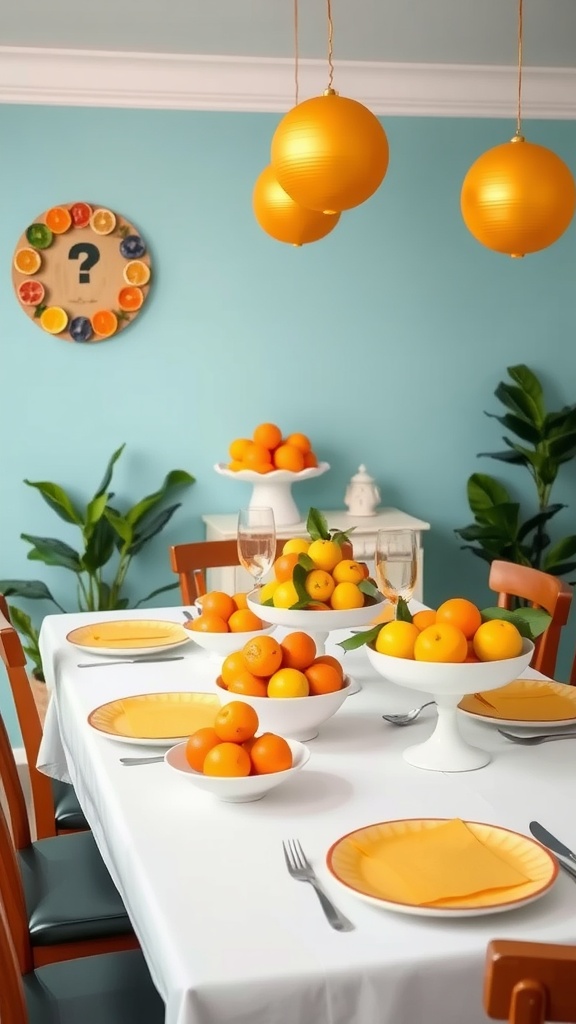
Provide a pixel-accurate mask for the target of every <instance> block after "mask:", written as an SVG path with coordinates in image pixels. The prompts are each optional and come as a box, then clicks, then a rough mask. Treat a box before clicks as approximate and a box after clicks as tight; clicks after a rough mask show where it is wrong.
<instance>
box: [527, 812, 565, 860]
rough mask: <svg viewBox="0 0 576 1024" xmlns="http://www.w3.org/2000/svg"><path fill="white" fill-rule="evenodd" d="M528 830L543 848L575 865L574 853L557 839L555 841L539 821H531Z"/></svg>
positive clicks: (554, 837)
mask: <svg viewBox="0 0 576 1024" xmlns="http://www.w3.org/2000/svg"><path fill="white" fill-rule="evenodd" d="M529 828H530V831H531V833H532V835H533V836H534V838H535V839H537V840H538V842H539V843H543V844H544V846H547V847H548V848H549V849H550V850H552V851H553V852H554V853H557V854H558V855H559V856H560V857H567V858H568V860H571V861H572V862H573V863H574V864H576V853H574V852H573V851H572V850H570V849H569V848H568V847H567V846H565V845H564V843H561V842H560V840H559V839H556V836H553V835H552V833H551V832H549V831H548V829H546V828H544V826H543V825H541V824H540V822H539V821H531V822H530V825H529Z"/></svg>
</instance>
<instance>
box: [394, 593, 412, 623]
mask: <svg viewBox="0 0 576 1024" xmlns="http://www.w3.org/2000/svg"><path fill="white" fill-rule="evenodd" d="M396 618H397V619H398V621H399V622H413V621H414V620H413V618H412V612H411V611H410V609H409V607H408V604H407V602H406V601H405V600H404V598H403V597H399V598H398V604H397V605H396Z"/></svg>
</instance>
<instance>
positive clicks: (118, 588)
mask: <svg viewBox="0 0 576 1024" xmlns="http://www.w3.org/2000/svg"><path fill="white" fill-rule="evenodd" d="M124 448H125V445H121V446H120V448H118V449H117V450H116V451H115V452H114V454H113V455H112V457H111V458H110V460H109V462H108V465H107V466H106V469H105V472H104V476H103V478H102V481H101V483H100V485H99V487H98V488H97V489H96V492H95V493H94V495H93V497H92V498H90V500H89V501H88V502H87V504H86V505H85V507H84V508H81V507H80V506H79V505H78V504H77V503H76V502H75V501H74V500H73V499H72V498H71V497H70V495H69V494H67V492H66V491H65V490H64V489H63V488H62V487H60V486H59V485H58V484H54V483H49V482H46V481H33V480H25V481H24V483H25V484H27V486H28V487H35V488H36V489H37V490H38V491H39V493H40V494H41V495H42V498H43V499H44V501H45V502H46V503H47V504H48V505H49V506H50V508H51V509H52V510H53V511H54V512H56V514H57V515H58V516H59V518H60V519H62V520H64V522H65V523H70V524H72V525H73V526H76V527H78V529H79V531H80V539H81V544H80V545H79V549H78V550H76V549H75V548H73V547H71V546H70V545H69V544H66V543H64V541H61V540H56V539H55V538H53V537H36V536H33V535H31V534H29V533H22V534H21V535H20V536H21V537H22V540H25V541H26V542H27V543H28V544H30V545H31V547H30V551H29V552H28V558H29V559H30V560H31V561H34V562H43V563H44V564H45V565H49V566H59V567H60V568H62V569H67V570H69V571H70V572H72V573H73V574H74V575H75V576H76V583H77V595H78V600H77V607H78V610H79V611H113V610H116V609H119V608H128V607H129V606H131V607H134V608H137V607H139V606H140V605H141V604H144V603H145V602H146V601H150V600H151V599H152V598H153V597H157V596H158V594H162V593H165V592H166V591H168V590H174V589H175V588H176V587H177V586H178V582H177V581H176V582H174V583H168V584H166V585H165V586H162V587H158V588H157V589H156V590H153V591H152V593H151V594H147V596H146V597H143V598H140V600H138V601H136V602H135V603H134V602H131V600H130V598H129V597H128V596H126V594H125V585H126V576H127V573H128V570H129V568H130V565H131V563H132V560H133V559H134V558H135V557H136V555H138V554H139V553H140V552H141V551H142V549H143V548H144V547H145V545H146V544H148V542H149V541H150V540H152V538H153V537H155V536H156V535H157V534H158V533H160V531H161V530H163V529H164V527H165V526H166V525H167V523H168V522H169V521H170V519H171V518H172V516H173V514H174V512H175V511H176V509H178V508H180V504H181V503H180V502H178V503H177V504H173V505H168V506H167V507H166V503H167V502H168V501H169V500H170V499H171V498H172V496H173V494H174V493H175V492H176V491H178V490H181V489H182V488H185V487H190V486H191V484H193V483H194V482H195V478H194V477H193V476H191V475H190V473H187V472H186V471H185V470H183V469H173V470H172V471H171V472H170V473H168V475H167V476H166V478H165V480H164V482H163V483H162V485H161V487H160V488H159V489H158V490H157V491H154V492H153V493H152V494H148V495H147V496H146V497H144V498H142V499H141V500H140V501H139V502H137V503H136V504H135V505H133V506H132V507H131V508H128V509H126V510H125V511H124V512H121V511H120V510H119V509H118V508H117V507H116V504H115V503H114V494H113V493H112V492H111V491H110V490H109V487H110V483H111V481H112V474H113V471H114V465H115V463H116V462H117V461H118V459H119V458H120V455H121V454H122V452H123V450H124ZM105 569H107V570H108V572H107V573H105ZM0 593H2V594H4V596H5V597H7V598H8V597H21V598H25V599H26V600H42V601H49V602H50V603H51V604H52V605H54V607H55V608H57V609H58V610H59V611H61V612H65V611H67V609H66V608H63V607H62V605H61V604H60V603H59V602H58V601H57V600H56V598H55V597H54V596H53V595H52V593H51V592H50V590H49V588H48V587H47V586H46V584H45V583H43V582H42V580H13V579H3V580H0ZM9 608H10V615H11V618H12V621H13V623H14V626H15V628H16V629H17V630H18V632H19V633H21V634H22V637H23V638H24V644H23V647H24V650H25V652H26V655H27V657H28V659H29V660H30V662H31V663H32V665H33V675H34V676H35V678H37V679H40V680H43V678H44V677H43V672H42V660H41V657H40V650H39V647H38V636H39V630H38V628H37V627H36V626H35V625H34V623H33V622H32V619H31V617H30V616H29V615H27V614H26V613H25V612H24V611H22V609H20V608H18V607H16V606H15V605H13V604H9Z"/></svg>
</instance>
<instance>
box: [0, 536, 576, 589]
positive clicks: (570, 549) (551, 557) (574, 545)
mask: <svg viewBox="0 0 576 1024" xmlns="http://www.w3.org/2000/svg"><path fill="white" fill-rule="evenodd" d="M575 555H576V537H575V536H574V534H572V535H571V536H569V537H563V538H562V540H560V541H558V543H557V544H555V545H554V546H553V547H552V548H551V549H550V551H549V552H548V553H547V555H546V558H545V559H544V565H543V569H544V571H545V572H549V569H550V566H552V565H558V564H559V562H563V561H564V560H565V559H566V558H574V556H575ZM569 571H571V570H569ZM1 592H2V584H1V583H0V593H1Z"/></svg>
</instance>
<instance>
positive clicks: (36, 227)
mask: <svg viewBox="0 0 576 1024" xmlns="http://www.w3.org/2000/svg"><path fill="white" fill-rule="evenodd" d="M26 238H27V239H28V241H29V243H30V245H32V246H33V247H34V248H35V249H47V248H48V247H49V246H50V245H52V242H53V240H54V235H53V234H52V232H51V230H50V228H49V227H48V226H47V224H31V225H30V227H29V228H28V229H27V231H26Z"/></svg>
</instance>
